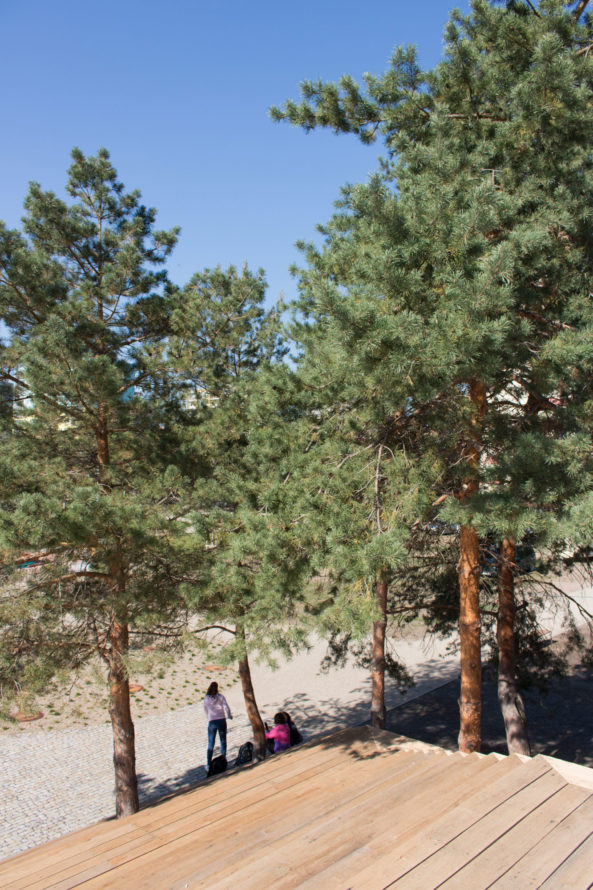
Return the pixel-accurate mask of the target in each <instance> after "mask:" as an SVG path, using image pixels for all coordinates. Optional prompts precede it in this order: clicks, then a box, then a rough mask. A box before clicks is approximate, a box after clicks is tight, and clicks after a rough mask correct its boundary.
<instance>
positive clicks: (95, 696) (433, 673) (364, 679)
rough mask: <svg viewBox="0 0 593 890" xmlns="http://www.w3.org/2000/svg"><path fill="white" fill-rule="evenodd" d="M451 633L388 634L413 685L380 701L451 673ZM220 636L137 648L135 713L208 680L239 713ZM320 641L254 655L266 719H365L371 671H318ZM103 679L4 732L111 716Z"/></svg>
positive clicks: (163, 705) (73, 683) (84, 678)
mask: <svg viewBox="0 0 593 890" xmlns="http://www.w3.org/2000/svg"><path fill="white" fill-rule="evenodd" d="M558 581H559V583H560V584H561V585H562V587H563V589H564V590H566V591H567V592H569V593H570V594H571V595H572V596H574V597H575V598H576V599H577V600H578V601H579V602H580V603H582V604H583V605H584V606H585V607H586V608H587V609H588V610H589V611H591V612H593V594H592V589H591V587H590V585H589V583H588V582H587V581H586V579H584V578H583V576H582V574H580V573H578V574H577V573H575V574H573V575H572V576H571V575H568V574H567V575H566V576H565V577H564V578H562V579H558ZM542 625H543V626H545V627H547V629H548V631H549V632H550V634H551V635H552V636H557V635H558V634H559V633H560V632H561V631H562V626H561V622H560V618H559V614H558V612H557V611H556V610H554V609H551V610H549V611H548V613H547V614H545V615H542ZM450 642H451V640H435V639H434V638H428V637H425V636H424V630H423V625H422V624H421V623H412V624H411V625H408V626H407V627H405V628H403V629H402V631H401V635H400V636H398V637H396V638H394V639H392V640H391V646H392V653H393V654H394V655H395V656H396V657H397V658H398V659H399V660H401V661H402V662H403V663H404V664H405V665H406V666H407V667H408V669H409V670H410V673H411V674H412V677H413V680H414V686H413V687H412V688H411V689H410V690H409V691H408V692H407V693H406V694H404V695H402V694H400V693H399V692H398V690H397V689H396V688H395V686H394V685H393V684H392V683H390V682H389V681H388V682H387V684H386V706H387V708H388V709H392V708H396V707H399V706H400V705H403V704H405V703H406V702H408V701H411V700H413V699H416V698H418V697H419V696H421V695H423V694H425V693H426V692H429V691H432V690H434V689H436V688H438V687H439V686H443V685H444V684H446V683H448V682H450V681H452V680H453V679H456V678H457V676H458V673H459V661H458V657H457V656H456V655H451V654H450V653H449V652H448V647H449V644H450ZM220 645H221V644H220V643H217V641H216V640H214V642H213V643H212V645H211V647H210V651H209V653H208V654H207V655H205V654H204V653H203V652H201V651H199V650H193V651H188V652H185V653H183V654H178V655H177V656H176V657H174V658H169V659H168V660H163V659H162V658H159V657H158V656H157V654H156V653H154V652H151V651H146V650H140V651H138V652H135V653H132V658H131V676H130V683H131V684H134V685H131V689H134V688H135V686H139V687H141V688H139V689H137V690H136V691H133V692H132V713H133V717H134V718H142V717H150V716H154V715H158V714H166V713H170V712H174V711H177V710H180V709H183V708H186V707H188V706H189V705H194V704H195V703H196V702H198V701H201V700H202V699H203V698H204V695H205V693H206V689H207V688H208V685H209V684H210V682H211V681H212V680H216V681H217V682H218V683H219V685H220V688H221V691H223V692H224V693H225V695H226V696H227V699H228V701H229V703H230V706H231V708H232V709H233V710H234V711H235V712H236V713H237V715H240V714H242V713H244V702H243V694H242V691H241V687H240V683H239V679H238V675H237V671H236V669H235V668H234V667H232V666H231V667H229V666H226V667H225V666H224V665H222V664H220V663H219V661H218V660H217V651H219V649H220ZM325 654H326V644H325V643H324V642H322V641H319V640H314V641H313V643H312V645H311V646H310V648H309V649H307V650H305V651H303V652H301V653H299V654H297V655H296V656H295V657H293V658H292V659H291V660H290V661H285V660H280V663H279V665H278V667H277V669H275V670H274V669H272V668H270V667H269V665H267V664H266V663H257V661H255V660H252V664H251V667H252V676H253V683H254V688H255V693H256V697H257V701H258V704H259V707H260V710H261V711H262V715H263V716H264V719H266V720H268V721H269V722H272V720H273V715H274V713H275V712H276V711H277V710H287V711H289V712H290V713H291V715H293V716H294V717H295V719H298V721H299V725H302V727H303V729H304V730H305V731H307V730H308V731H310V732H319V731H325V730H330V729H332V728H334V727H337V726H342V725H344V724H346V723H347V724H350V725H352V724H355V723H359V722H363V721H365V720H367V719H368V718H369V705H370V677H369V672H368V670H367V669H365V668H361V667H360V666H358V665H356V664H355V663H353V662H352V661H350V662H348V663H347V664H346V665H345V666H343V667H341V668H332V669H330V670H329V671H328V672H323V671H322V670H321V667H320V666H321V662H322V659H323V657H324V656H325ZM107 691H108V690H107V685H106V681H105V672H104V669H103V666H102V665H101V664H99V663H98V662H97V663H96V664H91V665H89V666H88V667H87V668H85V669H84V670H83V671H82V672H81V673H80V674H79V675H78V676H77V677H68V678H62V679H61V680H56V681H55V682H53V683H52V684H51V685H50V687H49V688H48V691H47V693H46V694H45V695H43V696H40V697H39V698H38V699H37V700H36V702H35V703H34V704H33V703H30V704H29V705H28V706H27V711H28V712H29V713H32V714H41V715H42V716H41V717H40V718H39V719H36V720H32V721H30V722H24V723H21V722H14V721H11V722H8V721H1V722H0V732H1V733H2V734H15V733H18V734H30V733H34V732H37V731H41V730H43V731H47V730H63V729H76V728H82V727H86V726H96V725H99V724H103V723H109V715H108V712H107Z"/></svg>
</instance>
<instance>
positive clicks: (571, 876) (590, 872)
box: [541, 834, 593, 890]
mask: <svg viewBox="0 0 593 890" xmlns="http://www.w3.org/2000/svg"><path fill="white" fill-rule="evenodd" d="M592 884H593V834H590V835H589V837H588V838H586V839H585V840H584V841H583V842H582V843H581V844H579V846H578V847H577V848H576V850H573V852H572V853H571V854H570V856H569V857H568V859H566V860H565V861H564V862H563V863H562V865H561V866H560V867H559V868H557V869H556V871H554V872H552V874H551V875H550V877H549V878H548V880H547V881H544V883H543V884H542V885H541V887H542V890H589V888H590V887H591V885H592Z"/></svg>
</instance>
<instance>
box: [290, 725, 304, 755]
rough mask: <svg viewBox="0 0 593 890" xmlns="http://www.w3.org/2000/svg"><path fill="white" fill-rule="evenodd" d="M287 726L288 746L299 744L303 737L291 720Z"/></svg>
mask: <svg viewBox="0 0 593 890" xmlns="http://www.w3.org/2000/svg"><path fill="white" fill-rule="evenodd" d="M288 727H289V729H290V747H291V748H292V747H294V745H300V744H301V742H302V741H303V737H302V735H301V734H300V732H299V730H298V729H297V727H296V726H295V725H294V723H293V722H292V720H291V721H290V723H289V724H288Z"/></svg>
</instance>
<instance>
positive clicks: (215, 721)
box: [204, 683, 233, 769]
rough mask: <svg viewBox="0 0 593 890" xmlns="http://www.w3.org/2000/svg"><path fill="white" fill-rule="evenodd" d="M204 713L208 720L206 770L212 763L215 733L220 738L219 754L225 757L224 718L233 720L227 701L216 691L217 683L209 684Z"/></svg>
mask: <svg viewBox="0 0 593 890" xmlns="http://www.w3.org/2000/svg"><path fill="white" fill-rule="evenodd" d="M204 711H205V712H206V717H207V718H208V769H210V764H211V763H212V752H213V751H214V742H215V741H216V733H217V732H218V735H219V738H220V753H221V754H222V756H223V757H226V718H227V717H228V718H229V720H232V719H233V715H232V714H231V709H230V708H229V706H228V703H227V700H226V698H225V697H224V695H222V693H220V692H219V691H218V683H211V684H210V686H209V687H208V692H207V693H206V698H205V699H204Z"/></svg>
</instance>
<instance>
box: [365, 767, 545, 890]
mask: <svg viewBox="0 0 593 890" xmlns="http://www.w3.org/2000/svg"><path fill="white" fill-rule="evenodd" d="M510 759H511V758H509V760H510ZM512 759H514V758H512ZM497 771H498V768H497ZM551 772H552V768H551V767H550V766H549V765H548V764H547V763H545V762H543V761H539V760H538V758H534V759H533V760H531V761H529V762H527V763H521V768H520V769H514V770H513V771H512V772H511V773H510V774H506V773H504V774H501V776H500V778H499V779H496V778H495V777H493V779H492V782H491V783H490V784H489V785H488V786H487V787H486V788H480V789H479V790H478V791H477V792H476V793H471V792H472V789H471V784H470V787H469V788H468V789H467V790H468V791H469V792H470V793H468V794H466V795H464V799H463V801H462V802H461V803H460V805H459V806H457V807H455V810H454V812H453V813H451V812H446V813H443V814H441V813H440V811H439V802H438V800H436V799H435V802H434V808H433V810H432V812H428V813H426V810H425V809H424V813H425V814H426V815H428V816H429V817H430V820H431V821H430V824H429V826H428V827H427V828H426V829H425V830H424V831H423V832H421V833H415V834H414V835H413V836H412V837H408V838H407V839H406V840H401V839H400V840H398V842H397V846H396V847H395V846H394V843H393V833H392V832H389V831H387V832H386V833H384V834H383V835H382V837H381V838H380V839H379V840H378V841H377V843H373V844H372V845H369V846H370V848H371V849H369V854H370V855H367V859H366V862H365V867H364V868H362V869H361V870H360V871H358V872H356V873H351V876H350V880H349V886H350V887H351V888H355V887H356V888H363V887H364V888H365V890H366V888H368V890H371V888H377V890H378V888H381V890H383V888H384V887H386V886H388V885H389V884H390V882H393V881H394V880H395V879H396V878H399V877H401V876H402V875H404V874H407V873H408V872H409V871H411V870H412V869H413V868H414V867H415V866H417V865H419V864H420V863H422V862H423V860H424V859H426V858H427V857H429V856H430V855H432V854H433V853H435V852H437V851H438V850H439V849H441V847H443V846H444V845H445V844H448V843H449V842H451V841H452V840H454V839H455V838H456V837H458V836H459V835H461V834H463V833H464V832H465V831H467V830H468V829H469V828H471V826H472V825H474V824H475V823H477V822H478V821H479V820H480V819H481V818H482V817H483V816H485V815H487V814H488V813H490V812H493V811H494V810H495V809H496V808H497V807H498V806H500V805H501V804H502V803H504V802H505V801H506V800H509V799H510V798H512V797H514V796H515V795H516V794H517V793H520V792H521V791H522V790H523V789H524V788H529V787H530V786H531V785H532V784H533V783H534V782H537V781H540V780H541V779H543V778H545V777H546V776H547V775H548V774H550V773H551ZM559 782H560V780H557V781H556V782H555V783H553V784H554V785H555V787H558V783H559ZM402 886H404V885H403V884H402ZM405 886H406V887H407V884H406V885H405ZM428 886H430V885H428Z"/></svg>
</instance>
